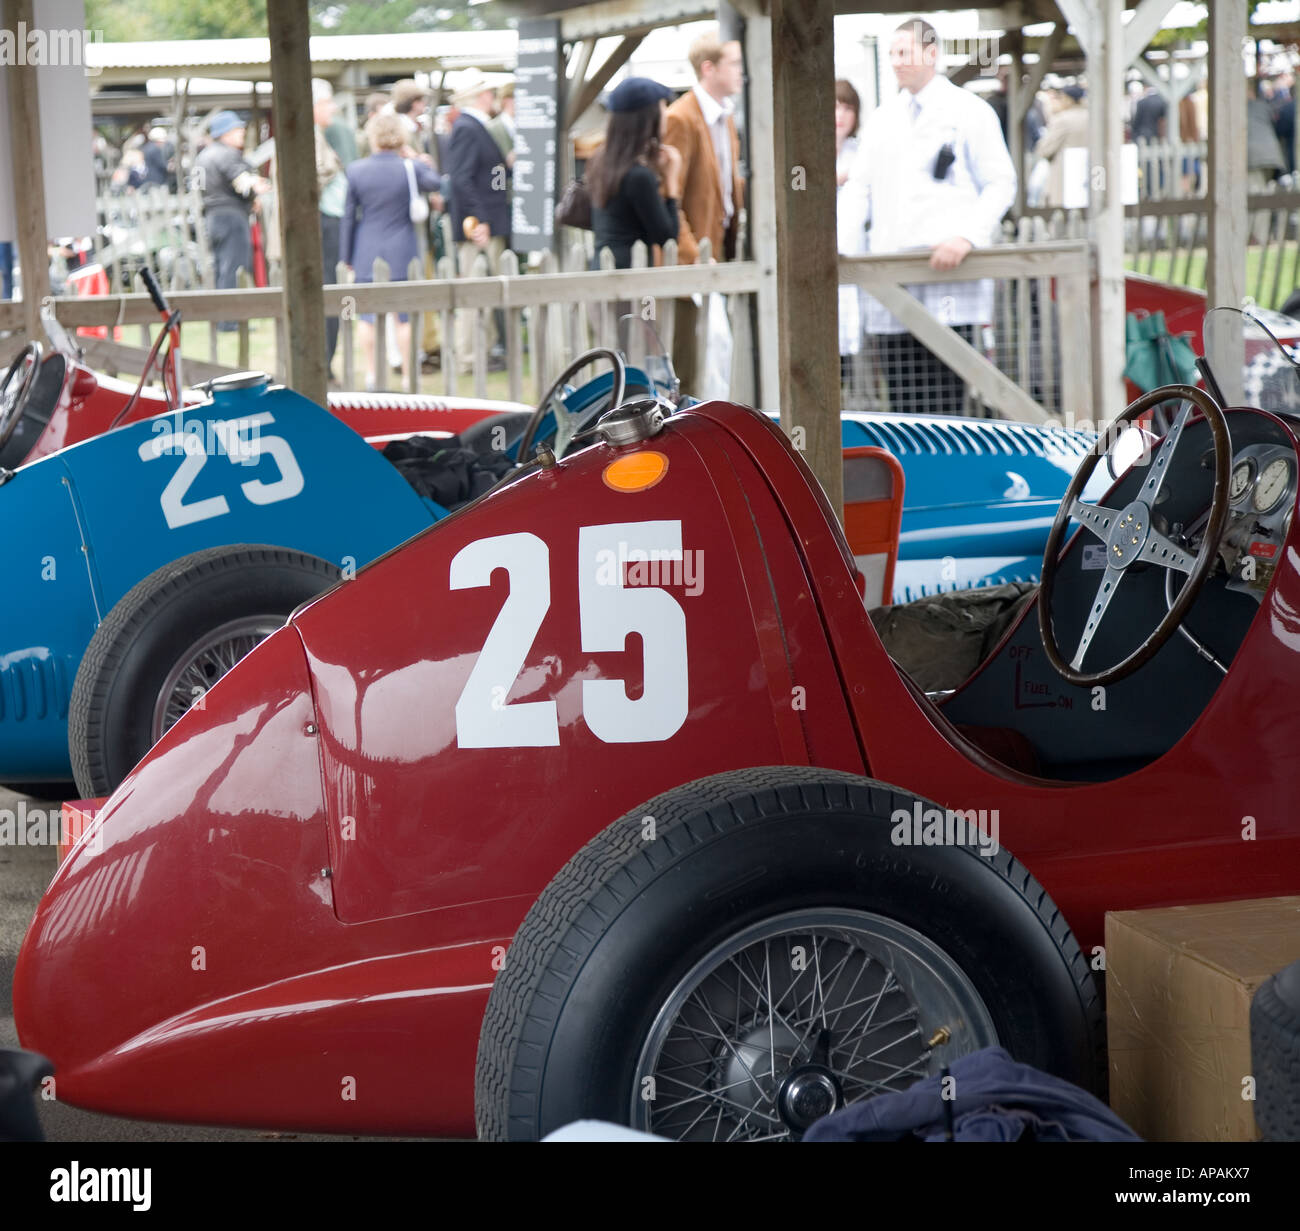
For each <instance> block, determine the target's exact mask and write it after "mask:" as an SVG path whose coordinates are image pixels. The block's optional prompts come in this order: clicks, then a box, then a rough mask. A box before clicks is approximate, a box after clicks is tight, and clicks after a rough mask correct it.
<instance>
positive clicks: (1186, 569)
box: [1140, 530, 1196, 573]
mask: <svg viewBox="0 0 1300 1231" xmlns="http://www.w3.org/2000/svg"><path fill="white" fill-rule="evenodd" d="M1140 558H1141V560H1142V562H1143V563H1144V564H1158V565H1160V567H1161V568H1168V569H1176V570H1177V571H1178V572H1180V573H1190V572H1191V571H1192V569H1193V568H1194V567H1195V565H1196V556H1195V555H1194V554H1193V553H1192V552H1190V551H1185V550H1184V549H1183V548H1181V547H1179V546H1178V544H1177V543H1175V542H1174V541H1173V539H1171V538H1167V537H1166V536H1165V535H1163V534H1161V533H1160V531H1159V530H1151V531H1149V532H1148V533H1147V541H1146V545H1145V546H1144V547H1143V548H1142V555H1141V557H1140Z"/></svg>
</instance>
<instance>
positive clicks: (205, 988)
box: [14, 314, 1300, 1140]
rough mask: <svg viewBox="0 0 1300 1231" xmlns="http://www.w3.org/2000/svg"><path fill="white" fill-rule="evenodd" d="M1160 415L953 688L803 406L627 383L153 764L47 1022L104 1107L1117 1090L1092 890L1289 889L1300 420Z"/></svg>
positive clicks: (163, 1115) (1163, 901)
mask: <svg viewBox="0 0 1300 1231" xmlns="http://www.w3.org/2000/svg"><path fill="white" fill-rule="evenodd" d="M1223 319H1224V318H1222V317H1221V318H1220V324H1222V323H1223ZM1242 319H1243V318H1242V317H1241V316H1240V314H1228V318H1227V323H1228V324H1229V325H1230V326H1234V327H1235V338H1234V337H1233V336H1228V337H1226V339H1225V340H1224V341H1223V342H1222V343H1221V344H1219V345H1217V346H1216V347H1212V348H1211V350H1212V352H1213V353H1214V354H1216V355H1220V356H1225V357H1226V360H1225V362H1230V363H1238V362H1241V361H1243V360H1244V361H1245V363H1244V368H1248V369H1250V370H1252V371H1254V372H1255V373H1256V374H1257V375H1258V373H1259V371H1260V370H1261V369H1260V368H1259V365H1258V364H1256V365H1255V366H1254V367H1253V368H1252V367H1251V364H1252V355H1253V353H1254V349H1253V348H1256V347H1257V346H1258V345H1260V344H1263V345H1268V346H1270V347H1271V346H1272V345H1273V343H1272V342H1271V341H1266V342H1261V338H1260V335H1259V332H1258V331H1257V330H1256V329H1254V328H1253V327H1250V326H1249V323H1248V328H1247V330H1246V331H1245V332H1243V331H1242V329H1241V328H1240V325H1241V322H1242ZM1228 334H1229V335H1232V334H1233V329H1229V330H1228ZM1243 352H1245V353H1244V354H1243ZM1283 358H1285V356H1283ZM1241 370H1244V369H1238V370H1237V376H1236V377H1234V376H1233V375H1232V374H1231V373H1230V372H1229V371H1228V370H1227V369H1226V368H1220V369H1219V371H1218V373H1217V375H1218V379H1217V380H1216V381H1214V382H1211V388H1212V389H1218V390H1230V389H1233V388H1236V387H1239V386H1240V383H1241V382H1240V379H1239V374H1240V371H1241ZM1270 371H1271V372H1272V379H1273V380H1274V381H1276V382H1277V387H1278V388H1280V387H1281V385H1282V384H1283V383H1284V382H1290V384H1292V385H1294V384H1295V382H1296V370H1295V367H1294V365H1291V364H1290V362H1289V361H1288V362H1287V365H1286V367H1285V369H1283V368H1281V367H1276V368H1273V369H1270ZM1262 393H1263V394H1264V396H1263V397H1262V398H1261V404H1262V405H1263V406H1265V407H1267V406H1269V405H1271V400H1272V395H1271V392H1270V389H1269V388H1263V389H1262ZM1165 401H1171V402H1172V403H1173V404H1174V406H1175V409H1176V411H1177V413H1176V414H1175V415H1173V425H1172V427H1171V429H1170V431H1169V432H1168V434H1167V435H1166V436H1165V437H1164V438H1163V440H1162V441H1161V442H1160V443H1159V445H1158V446H1157V447H1156V448H1155V449H1154V451H1153V452H1151V453H1149V454H1148V455H1147V456H1146V457H1145V459H1139V460H1138V462H1137V463H1135V464H1134V465H1133V466H1132V467H1131V468H1130V469H1128V470H1127V471H1125V472H1123V473H1121V475H1120V478H1119V480H1118V481H1117V482H1116V483H1115V485H1114V486H1113V487H1112V488H1111V490H1110V492H1109V494H1108V495H1107V496H1106V497H1105V498H1104V499H1103V501H1102V502H1101V504H1100V505H1090V504H1086V503H1084V502H1082V500H1081V499H1080V493H1081V492H1082V491H1083V489H1084V486H1085V484H1086V482H1087V480H1088V478H1089V475H1090V474H1091V473H1092V472H1093V470H1094V469H1095V468H1096V466H1097V465H1098V463H1099V461H1100V460H1101V457H1100V455H1101V452H1102V450H1100V449H1099V450H1098V451H1097V452H1094V453H1090V454H1089V455H1088V456H1087V458H1086V459H1085V460H1084V462H1083V463H1082V465H1081V466H1080V468H1079V470H1078V472H1077V474H1076V475H1075V477H1074V479H1073V481H1072V483H1071V486H1070V489H1069V491H1068V492H1067V494H1066V496H1065V499H1064V500H1063V502H1062V504H1061V506H1060V511H1059V512H1058V514H1057V516H1056V519H1055V522H1054V524H1053V527H1052V531H1051V535H1050V539H1049V542H1048V546H1047V551H1046V556H1045V559H1044V567H1043V581H1042V586H1041V590H1034V591H1032V592H1030V594H1029V595H1027V596H1026V602H1024V603H1022V604H1021V605H1020V606H1019V607H1018V608H1013V609H1012V611H1011V613H1010V618H1009V620H1008V621H1007V622H1006V625H1005V631H1004V632H1003V633H1002V635H1001V636H1000V637H998V638H995V639H994V643H993V644H992V646H991V649H990V651H989V652H988V654H987V656H986V657H985V658H984V660H983V661H982V662H981V663H980V665H979V666H978V668H977V669H975V670H974V671H973V672H971V673H969V675H968V678H965V679H964V680H954V681H953V682H952V684H951V686H950V687H945V688H936V689H934V690H933V691H932V692H931V693H930V694H927V693H925V692H923V691H922V690H921V689H920V688H919V687H917V686H916V685H915V684H914V683H913V682H912V681H911V678H910V676H909V675H908V673H907V672H906V671H905V670H904V669H902V668H901V667H900V666H899V664H898V662H896V661H895V659H893V658H891V654H890V648H889V647H888V646H887V645H886V644H884V643H883V642H882V640H881V637H880V636H879V635H878V634H877V632H876V630H875V627H874V626H873V622H872V620H871V619H869V618H868V611H867V610H866V606H865V605H864V602H863V597H862V594H863V579H862V575H861V574H860V573H859V572H858V571H857V569H856V567H855V563H854V560H853V557H852V555H851V554H850V551H849V548H848V546H847V544H846V541H845V538H844V535H843V533H842V532H841V530H840V528H839V525H838V523H837V521H836V518H835V516H834V515H833V513H832V510H831V509H830V507H829V505H828V503H827V501H826V499H825V497H824V494H823V493H822V491H821V488H820V487H819V486H818V484H817V483H816V482H815V480H814V479H813V477H812V475H811V473H810V472H809V471H808V469H807V468H806V467H805V466H804V464H803V462H802V461H801V459H800V458H799V456H798V455H797V454H796V453H795V452H794V451H792V449H791V448H790V447H789V444H788V442H787V440H786V438H785V437H784V436H783V435H782V434H781V433H780V431H779V430H778V429H777V428H776V427H775V426H774V425H773V424H772V423H770V422H769V421H768V420H767V419H765V418H764V417H762V416H760V415H757V414H754V413H752V412H750V411H748V410H745V409H743V408H741V407H738V406H734V405H730V404H725V403H720V402H711V403H705V404H703V405H699V406H696V407H693V408H690V409H687V410H683V411H679V412H678V413H677V414H675V415H673V416H672V417H671V418H669V419H666V420H665V419H663V418H662V416H661V414H660V412H659V410H658V408H657V407H656V405H655V404H654V403H650V402H645V403H632V404H629V405H627V406H624V407H622V408H620V409H619V410H616V411H611V412H610V413H609V414H608V415H607V416H606V417H605V419H604V420H603V421H602V429H601V432H600V436H599V438H598V439H597V440H595V441H594V442H592V443H590V444H589V445H588V446H587V447H585V448H582V449H580V450H578V451H576V452H574V453H572V454H571V455H570V456H568V457H567V458H565V459H564V460H563V461H561V462H560V463H558V464H556V463H555V462H554V461H553V460H552V459H549V458H547V459H543V460H539V461H538V462H536V463H534V464H532V465H530V466H528V467H526V468H524V469H523V470H521V471H520V472H518V477H517V478H516V480H515V481H514V482H512V483H510V484H508V485H506V486H503V487H501V488H499V489H498V490H496V491H495V492H493V493H492V494H490V495H489V496H487V497H485V498H484V499H481V500H479V501H478V502H476V503H474V504H472V505H469V506H467V507H466V508H465V509H463V510H462V511H459V512H457V513H455V514H453V515H452V516H450V517H448V518H446V519H445V520H443V521H441V522H440V523H438V524H437V525H436V526H435V527H433V528H432V529H430V530H429V531H427V532H425V533H423V534H421V535H419V536H417V537H416V538H414V539H412V540H410V541H409V542H407V543H406V544H404V545H403V546H402V547H401V548H399V549H398V550H396V551H394V552H392V553H390V554H389V555H387V556H384V557H382V558H381V559H379V560H378V561H376V562H375V563H374V564H372V565H371V566H369V567H368V568H366V569H365V570H363V571H362V572H361V573H360V574H359V575H358V576H357V578H356V579H355V580H353V581H349V582H344V583H342V584H340V585H339V586H337V587H336V588H335V589H334V590H332V591H330V592H329V593H327V594H326V595H325V596H324V597H322V598H320V599H318V600H316V601H314V602H312V603H311V604H309V605H307V606H305V607H304V608H302V609H300V610H299V611H298V612H297V613H296V615H295V616H294V617H293V618H292V620H291V622H290V623H289V624H288V625H287V626H286V627H285V628H283V629H281V630H280V631H279V632H276V633H275V634H273V635H272V636H271V637H270V638H269V639H268V640H266V641H265V642H264V643H263V644H262V645H261V646H260V647H259V648H258V649H256V650H255V651H253V653H251V654H250V655H249V656H248V657H247V658H246V659H245V660H244V661H243V662H242V663H241V664H239V665H238V666H237V667H235V668H234V669H233V670H232V671H231V672H230V673H229V674H228V675H227V676H226V677H225V678H224V679H223V680H221V682H220V683H219V684H218V685H217V686H216V687H214V688H213V689H212V690H211V692H210V693H209V694H208V695H207V697H206V702H205V705H204V707H203V708H202V709H201V710H199V709H194V710H191V711H190V712H189V713H188V714H187V715H186V716H185V717H184V718H183V719H182V720H181V721H179V722H178V723H177V724H176V725H175V726H174V727H173V728H172V729H171V730H170V731H169V732H168V733H167V734H166V735H165V736H164V737H163V739H162V740H161V741H160V742H159V743H158V744H157V745H156V746H155V747H154V748H153V749H152V751H150V753H149V754H148V755H147V756H146V757H145V758H144V760H143V761H141V762H140V764H139V765H138V766H137V767H136V769H135V770H134V771H133V772H132V774H131V775H130V776H129V777H128V778H127V779H126V781H125V782H124V783H123V784H122V786H121V787H120V788H119V789H118V791H117V792H116V793H115V794H114V795H113V796H112V797H111V798H110V799H109V800H108V802H107V805H106V806H105V807H104V808H103V810H102V811H101V812H100V814H99V817H98V819H97V820H96V821H95V822H94V823H93V824H92V825H91V826H90V828H89V829H88V830H87V832H86V833H85V834H84V835H83V836H82V837H81V839H80V840H79V842H78V843H77V845H76V846H75V848H74V849H73V850H72V851H71V853H70V854H69V856H68V857H67V858H66V859H65V861H64V862H63V864H62V866H61V867H60V868H59V871H58V873H57V874H56V876H55V878H54V880H53V882H52V883H51V885H50V887H49V890H48V892H47V893H46V895H45V897H44V899H43V900H42V902H41V904H40V907H39V909H38V911H37V914H36V916H35V919H34V921H33V922H32V925H31V927H30V930H29V931H28V934H27V937H26V941H25V943H24V946H23V949H22V952H21V954H20V957H19V960H18V964H17V968H16V971H15V978H14V1004H15V1015H16V1019H17V1024H18V1028H19V1032H20V1035H21V1038H22V1042H23V1044H24V1046H27V1047H30V1048H34V1049H36V1050H38V1051H41V1052H43V1053H45V1054H46V1055H48V1056H50V1057H51V1058H52V1059H53V1060H54V1061H55V1063H56V1065H57V1070H58V1076H57V1080H58V1091H59V1097H60V1098H63V1099H67V1100H69V1101H72V1102H74V1103H77V1104H80V1105H83V1106H86V1107H92V1108H97V1109H100V1110H104V1111H112V1112H117V1113H120V1114H125V1115H133V1116H143V1117H148V1118H151V1119H176V1120H181V1121H187V1122H211V1123H231V1124H246V1125H270V1126H277V1127H285V1128H290V1127H292V1128H298V1129H320V1130H335V1131H343V1132H396V1133H430V1134H447V1135H455V1136H465V1135H469V1134H472V1133H473V1132H474V1131H475V1130H476V1128H477V1131H478V1132H479V1133H480V1135H482V1136H486V1137H493V1138H499V1137H511V1138H532V1137H536V1136H538V1135H539V1134H543V1133H545V1132H547V1131H548V1130H550V1129H553V1128H556V1127H558V1126H560V1125H562V1124H565V1123H567V1122H569V1121H571V1120H574V1119H577V1118H580V1117H591V1116H594V1117H599V1118H603V1119H608V1120H614V1121H621V1122H623V1123H628V1124H632V1125H636V1126H639V1127H642V1128H646V1129H649V1130H651V1131H654V1132H657V1133H661V1134H663V1135H665V1136H669V1137H674V1138H703V1139H728V1140H736V1139H752V1140H758V1139H775V1138H789V1137H797V1136H798V1135H800V1134H801V1133H802V1132H803V1130H804V1129H805V1128H806V1127H807V1126H808V1124H810V1123H811V1122H812V1121H813V1120H814V1119H816V1118H817V1117H818V1116H820V1115H822V1114H824V1113H826V1112H828V1111H830V1110H832V1109H834V1108H836V1107H838V1106H840V1105H842V1104H843V1103H845V1102H848V1101H852V1100H854V1099H858V1098H862V1097H864V1096H867V1095H870V1094H872V1093H875V1092H878V1091H883V1090H892V1089H898V1088H901V1087H902V1086H905V1085H907V1084H910V1082H912V1081H913V1080H915V1079H916V1078H917V1077H918V1076H921V1075H924V1074H927V1073H930V1072H934V1071H937V1070H938V1068H939V1067H940V1066H941V1065H943V1064H944V1063H946V1062H947V1061H948V1060H950V1059H951V1058H953V1057H955V1056H958V1055H962V1054H965V1053H967V1052H969V1051H972V1050H974V1049H977V1048H980V1047H983V1046H986V1045H990V1044H994V1043H997V1044H1000V1045H1002V1046H1004V1047H1006V1048H1008V1049H1009V1050H1010V1051H1011V1052H1012V1053H1013V1054H1014V1055H1015V1056H1016V1057H1017V1058H1018V1059H1020V1060H1023V1061H1026V1062H1028V1063H1031V1064H1034V1065H1037V1066H1039V1067H1041V1068H1044V1069H1046V1070H1050V1071H1052V1072H1054V1073H1057V1074H1060V1075H1063V1076H1065V1077H1067V1078H1070V1079H1073V1080H1074V1081H1076V1082H1079V1083H1081V1084H1083V1085H1086V1086H1091V1087H1093V1088H1094V1089H1096V1088H1098V1087H1099V1086H1100V1084H1101V1083H1102V1081H1103V1079H1104V1053H1103V1017H1102V1008H1101V1000H1100V990H1101V989H1100V980H1101V974H1100V971H1101V970H1102V969H1103V967H1104V960H1103V954H1102V951H1101V948H1100V946H1101V944H1102V940H1103V916H1104V914H1105V912H1106V911H1108V910H1127V909H1134V908H1142V907H1152V906H1162V905H1169V904H1176V903H1195V902H1207V901H1215V900H1223V899H1233V898H1251V897H1259V896H1267V895H1274V894H1286V893H1295V892H1297V891H1300V813H1297V810H1296V808H1295V806H1294V800H1295V798H1296V796H1297V793H1300V761H1297V759H1296V756H1295V745H1296V742H1297V737H1298V736H1300V732H1297V730H1296V729H1295V726H1296V717H1295V706H1294V704H1293V699H1294V697H1295V695H1296V692H1297V690H1300V568H1298V567H1297V560H1300V556H1297V544H1296V542H1295V538H1294V535H1293V531H1292V513H1293V510H1294V507H1295V504H1296V493H1297V465H1298V463H1297V436H1296V424H1295V420H1293V419H1288V418H1284V417H1282V416H1280V415H1278V414H1274V413H1272V412H1271V411H1270V410H1268V409H1246V408H1242V407H1240V406H1239V405H1233V406H1232V408H1231V409H1229V408H1228V406H1229V405H1232V403H1231V401H1230V400H1229V401H1228V403H1227V404H1225V405H1221V404H1220V403H1219V402H1218V401H1216V400H1215V398H1214V397H1213V396H1211V395H1210V394H1207V393H1206V392H1203V391H1201V390H1199V389H1195V388H1190V387H1187V386H1175V387H1170V388H1164V389H1161V390H1158V391H1155V392H1154V393H1152V394H1149V395H1146V396H1144V397H1143V398H1141V399H1139V400H1138V401H1137V402H1136V403H1135V404H1134V405H1133V406H1131V407H1130V408H1129V409H1128V411H1126V412H1125V414H1124V415H1123V416H1122V420H1124V421H1131V420H1134V419H1137V418H1138V417H1139V416H1141V415H1143V414H1145V413H1146V412H1147V411H1148V410H1149V409H1150V408H1151V407H1153V406H1154V405H1156V404H1157V403H1159V402H1165ZM1117 438H1118V434H1117V432H1116V431H1114V430H1113V431H1112V432H1111V433H1110V434H1109V435H1108V437H1107V441H1108V443H1109V442H1110V441H1113V440H1116V439H1117ZM883 464H884V463H883V460H882V465H883ZM870 486H871V485H870V484H869V483H864V491H863V492H860V493H859V495H861V496H862V498H863V499H864V500H868V501H870V500H871V499H872V498H873V497H872V494H871V491H870V490H867V489H870ZM881 490H882V491H887V490H888V487H887V485H886V486H885V487H884V488H882V489H881ZM1072 523H1073V524H1074V525H1076V526H1078V527H1079V529H1078V531H1077V533H1075V534H1073V536H1072V537H1069V538H1068V541H1067V530H1068V529H1069V527H1070V526H1071V524H1072Z"/></svg>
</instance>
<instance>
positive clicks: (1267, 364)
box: [1203, 308, 1300, 414]
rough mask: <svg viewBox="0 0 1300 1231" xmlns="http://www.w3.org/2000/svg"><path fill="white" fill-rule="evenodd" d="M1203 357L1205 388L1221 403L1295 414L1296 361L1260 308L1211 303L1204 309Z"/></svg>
mask: <svg viewBox="0 0 1300 1231" xmlns="http://www.w3.org/2000/svg"><path fill="white" fill-rule="evenodd" d="M1203 337H1204V343H1205V360H1206V363H1207V364H1208V366H1209V369H1210V374H1211V376H1212V378H1213V384H1214V385H1215V386H1216V387H1215V388H1214V389H1212V390H1211V392H1213V393H1214V395H1215V397H1216V398H1218V399H1219V401H1220V403H1221V404H1222V405H1224V406H1256V407H1258V408H1259V409H1260V410H1271V411H1275V412H1281V413H1290V414H1300V366H1297V364H1296V361H1295V359H1294V358H1293V357H1292V354H1291V352H1290V351H1289V350H1288V349H1287V347H1285V346H1284V345H1283V344H1282V343H1281V342H1279V341H1278V340H1277V338H1276V337H1275V336H1274V334H1273V331H1272V330H1271V329H1270V328H1269V327H1268V325H1266V324H1265V323H1264V320H1263V319H1262V314H1260V313H1258V312H1253V311H1250V310H1245V311H1243V310H1242V309H1240V308H1212V309H1211V310H1210V311H1209V312H1207V313H1206V314H1205V328H1204V334H1203Z"/></svg>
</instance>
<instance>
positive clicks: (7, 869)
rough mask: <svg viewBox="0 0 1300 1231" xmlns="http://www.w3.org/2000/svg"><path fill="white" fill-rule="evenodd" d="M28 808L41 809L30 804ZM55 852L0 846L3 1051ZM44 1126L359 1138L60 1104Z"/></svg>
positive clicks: (228, 1137) (109, 1133) (69, 1132)
mask: <svg viewBox="0 0 1300 1231" xmlns="http://www.w3.org/2000/svg"><path fill="white" fill-rule="evenodd" d="M22 798H24V797H23V796H19V795H15V794H14V793H13V792H12V791H6V790H4V789H3V788H0V808H14V807H16V806H17V803H18V801H19V800H20V799H22ZM28 806H29V807H31V806H40V804H39V801H35V800H29V802H28ZM54 868H55V861H54V848H53V847H45V848H42V847H30V846H3V845H0V1047H17V1046H18V1032H17V1030H16V1029H15V1027H14V1018H13V980H14V962H15V960H16V959H17V957H18V949H19V946H20V945H21V944H22V940H23V935H24V933H25V932H26V931H27V925H28V924H29V923H30V922H31V918H32V915H33V914H34V913H35V911H36V904H37V902H38V901H39V900H40V897H41V894H42V893H43V892H44V891H45V886H46V885H47V884H48V883H49V880H50V877H52V876H53V875H54ZM38 1106H39V1108H40V1116H41V1123H42V1125H43V1126H44V1129H45V1135H46V1137H47V1138H48V1139H49V1140H51V1141H268V1140H295V1141H350V1140H356V1138H349V1137H334V1136H309V1135H307V1134H302V1133H268V1132H257V1131H241V1130H235V1129H216V1128H195V1127H191V1126H186V1125H176V1124H150V1123H146V1122H145V1121H142V1120H123V1119H119V1118H117V1117H116V1116H104V1115H98V1114H96V1113H94V1112H89V1111H82V1110H80V1109H79V1108H76V1107H72V1106H69V1105H68V1104H65V1103H59V1102H42V1103H39V1104H38Z"/></svg>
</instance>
